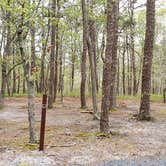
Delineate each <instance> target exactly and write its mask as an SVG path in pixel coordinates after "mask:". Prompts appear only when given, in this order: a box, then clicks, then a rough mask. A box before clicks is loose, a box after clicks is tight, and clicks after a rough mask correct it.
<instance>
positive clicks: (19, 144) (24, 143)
mask: <svg viewBox="0 0 166 166" xmlns="http://www.w3.org/2000/svg"><path fill="white" fill-rule="evenodd" d="M8 145H9V146H10V147H13V148H14V149H20V150H21V151H28V150H37V149H38V147H39V145H38V143H36V144H30V143H28V137H26V136H24V137H21V138H16V139H15V140H13V141H12V142H10V143H9V144H8Z"/></svg>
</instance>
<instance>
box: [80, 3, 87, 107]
mask: <svg viewBox="0 0 166 166" xmlns="http://www.w3.org/2000/svg"><path fill="white" fill-rule="evenodd" d="M81 5H82V18H83V51H82V57H81V86H80V98H81V108H86V96H85V88H86V55H87V39H86V35H87V34H86V33H87V15H86V13H87V12H86V3H85V0H81Z"/></svg>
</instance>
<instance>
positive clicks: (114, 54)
mask: <svg viewBox="0 0 166 166" xmlns="http://www.w3.org/2000/svg"><path fill="white" fill-rule="evenodd" d="M118 14H119V0H117V2H116V4H115V14H114V20H113V24H114V25H113V27H112V28H113V30H114V33H115V34H114V38H113V42H114V45H113V47H112V56H111V58H112V64H111V73H110V74H111V84H110V86H111V89H110V110H111V109H114V108H115V107H116V78H117V43H118Z"/></svg>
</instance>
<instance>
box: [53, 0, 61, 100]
mask: <svg viewBox="0 0 166 166" xmlns="http://www.w3.org/2000/svg"><path fill="white" fill-rule="evenodd" d="M59 10H60V2H59V0H57V11H56V12H57V13H56V54H55V81H54V102H55V100H56V97H57V90H58V55H59V17H60V15H59Z"/></svg>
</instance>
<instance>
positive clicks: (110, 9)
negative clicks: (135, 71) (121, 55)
mask: <svg viewBox="0 0 166 166" xmlns="http://www.w3.org/2000/svg"><path fill="white" fill-rule="evenodd" d="M117 12H118V1H113V0H107V41H106V51H105V60H104V61H105V63H104V66H103V82H102V104H101V118H100V131H101V132H104V133H108V132H109V110H110V104H111V101H110V98H111V93H110V92H111V88H114V87H113V85H114V84H112V87H111V86H110V85H111V83H112V78H111V76H112V75H111V74H110V73H111V69H112V63H113V62H114V61H113V56H114V53H115V51H116V50H115V49H116V42H117V33H116V32H117V19H118V18H117Z"/></svg>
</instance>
